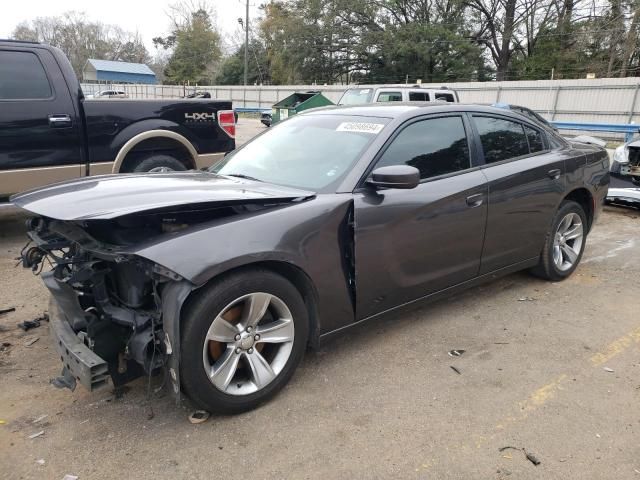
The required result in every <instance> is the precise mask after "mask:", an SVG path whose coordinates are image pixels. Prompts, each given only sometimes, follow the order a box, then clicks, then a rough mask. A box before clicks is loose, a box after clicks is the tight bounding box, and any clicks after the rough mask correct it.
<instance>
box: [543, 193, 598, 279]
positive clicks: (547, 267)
mask: <svg viewBox="0 0 640 480" xmlns="http://www.w3.org/2000/svg"><path fill="white" fill-rule="evenodd" d="M574 228H575V230H574ZM587 228H588V224H587V216H586V214H585V212H584V209H583V208H582V206H580V204H578V203H576V202H574V201H571V200H565V201H564V202H562V204H561V205H560V208H558V211H557V212H556V214H555V216H554V218H553V222H552V223H551V229H550V231H549V232H548V233H547V238H546V239H545V243H544V247H543V248H542V253H541V254H540V261H539V263H538V265H536V266H535V267H534V268H532V269H531V272H532V273H533V274H534V275H536V276H538V277H541V278H544V279H545V280H550V281H554V282H557V281H560V280H564V279H565V278H567V277H569V276H570V275H571V274H572V273H573V272H574V271H575V269H576V268H577V267H578V265H579V264H580V260H581V259H582V254H583V252H584V246H585V244H586V240H587ZM578 233H579V236H578ZM565 236H566V238H565ZM570 237H571V238H570Z"/></svg>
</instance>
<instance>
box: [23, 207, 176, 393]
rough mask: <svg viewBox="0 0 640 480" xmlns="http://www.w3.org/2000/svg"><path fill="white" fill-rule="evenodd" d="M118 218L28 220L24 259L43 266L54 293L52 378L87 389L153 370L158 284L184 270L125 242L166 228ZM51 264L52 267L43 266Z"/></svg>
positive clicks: (160, 346) (158, 359)
mask: <svg viewBox="0 0 640 480" xmlns="http://www.w3.org/2000/svg"><path fill="white" fill-rule="evenodd" d="M139 225H140V224H138V226H137V225H133V224H131V225H127V224H126V222H125V223H124V224H123V223H121V222H119V221H109V222H91V221H88V222H63V221H57V220H51V219H46V218H34V219H30V220H29V221H28V224H27V227H28V235H29V237H30V239H31V241H30V244H29V245H27V247H25V249H23V251H22V255H21V256H22V263H23V266H24V267H26V268H30V269H32V270H33V271H34V272H35V273H41V272H42V273H41V275H42V278H43V280H44V283H45V285H46V286H47V287H48V288H49V291H50V292H51V295H52V312H51V314H52V315H51V316H52V317H55V318H53V319H52V322H51V327H52V335H53V336H54V342H55V344H56V345H55V346H56V349H57V350H58V353H59V354H60V359H61V361H62V363H63V365H64V367H63V375H62V376H61V377H59V378H58V379H57V380H56V381H54V382H53V383H54V384H56V385H57V386H66V387H70V388H72V389H73V388H74V387H75V384H76V382H80V383H81V384H83V385H84V386H85V387H87V388H88V389H89V390H93V389H95V388H98V387H100V386H102V385H105V384H106V383H107V379H108V377H111V379H112V381H113V384H114V385H115V386H119V385H122V384H124V383H126V382H128V381H130V380H133V379H134V378H137V377H139V376H142V375H151V374H154V373H158V372H159V371H160V370H161V369H162V367H163V365H164V363H165V361H166V356H167V353H170V352H167V350H168V349H169V348H170V347H168V346H167V343H166V342H165V335H164V332H163V330H162V302H161V297H162V291H163V289H164V288H165V287H166V285H167V284H168V283H170V282H175V281H179V280H180V279H181V277H180V276H179V275H177V274H175V273H174V272H172V271H170V270H168V269H166V268H164V267H162V266H160V265H157V264H155V263H152V262H150V261H148V260H146V259H143V258H141V257H138V256H136V255H133V254H130V253H127V246H129V245H133V244H138V243H140V242H142V241H144V240H145V239H148V238H152V237H153V236H155V235H159V234H162V233H163V230H162V226H161V225H159V226H158V227H157V228H156V229H153V228H151V227H150V226H149V225H144V224H143V225H142V226H139ZM46 266H50V267H51V269H48V268H46Z"/></svg>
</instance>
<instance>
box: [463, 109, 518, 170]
mask: <svg viewBox="0 0 640 480" xmlns="http://www.w3.org/2000/svg"><path fill="white" fill-rule="evenodd" d="M473 120H474V122H475V125H476V128H477V130H478V134H479V135H480V141H481V143H482V150H483V151H484V160H485V162H486V163H495V162H500V161H502V160H508V159H510V158H515V157H519V156H521V155H528V154H529V144H528V142H527V137H526V136H525V134H524V128H523V127H522V124H520V123H517V122H512V121H510V120H504V119H501V118H494V117H476V116H474V117H473Z"/></svg>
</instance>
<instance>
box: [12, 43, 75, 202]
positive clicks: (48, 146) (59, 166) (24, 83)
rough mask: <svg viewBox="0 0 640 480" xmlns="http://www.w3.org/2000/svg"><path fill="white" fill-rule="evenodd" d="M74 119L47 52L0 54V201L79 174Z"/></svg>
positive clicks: (59, 75) (15, 50)
mask: <svg viewBox="0 0 640 480" xmlns="http://www.w3.org/2000/svg"><path fill="white" fill-rule="evenodd" d="M76 119H77V114H76V112H75V108H74V104H73V102H72V100H71V95H70V94H69V90H68V88H67V86H66V81H65V79H64V77H63V76H62V73H61V71H60V67H59V66H58V64H57V63H56V60H55V58H54V57H53V55H52V54H51V53H50V52H49V51H47V50H45V49H40V48H33V49H31V50H22V49H20V48H18V47H16V48H10V47H3V48H2V49H0V172H2V173H0V197H2V196H6V195H8V194H11V193H16V192H18V191H22V190H25V189H27V188H31V187H35V186H40V185H46V184H47V183H51V182H53V181H59V180H64V179H66V178H73V177H78V176H80V175H81V174H82V171H83V166H82V163H83V162H82V157H81V146H82V142H81V137H80V125H79V124H78V122H77V121H76Z"/></svg>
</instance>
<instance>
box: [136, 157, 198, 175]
mask: <svg viewBox="0 0 640 480" xmlns="http://www.w3.org/2000/svg"><path fill="white" fill-rule="evenodd" d="M186 169H187V168H186V167H185V166H184V164H183V163H182V162H181V161H180V160H178V159H177V158H175V157H172V156H169V155H151V156H150V157H147V158H144V159H142V160H139V161H138V162H137V163H136V164H135V165H134V167H133V170H132V171H133V172H172V171H183V170H186Z"/></svg>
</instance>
